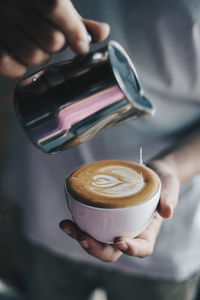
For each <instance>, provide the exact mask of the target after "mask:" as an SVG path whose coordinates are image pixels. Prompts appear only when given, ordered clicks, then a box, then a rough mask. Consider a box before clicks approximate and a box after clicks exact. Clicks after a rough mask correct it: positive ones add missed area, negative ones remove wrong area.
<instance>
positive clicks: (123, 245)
mask: <svg viewBox="0 0 200 300" xmlns="http://www.w3.org/2000/svg"><path fill="white" fill-rule="evenodd" d="M115 245H116V247H117V248H118V249H120V250H121V251H127V250H128V245H127V244H126V243H125V242H119V243H115Z"/></svg>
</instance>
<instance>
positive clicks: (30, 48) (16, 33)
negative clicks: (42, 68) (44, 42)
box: [0, 28, 50, 66]
mask: <svg viewBox="0 0 200 300" xmlns="http://www.w3.org/2000/svg"><path fill="white" fill-rule="evenodd" d="M11 30H12V33H11ZM0 36H1V41H2V43H3V45H4V47H5V48H6V49H8V50H9V51H11V53H14V54H15V57H16V59H19V62H22V64H25V65H27V66H29V65H33V66H39V65H42V64H44V63H46V62H47V61H48V60H49V59H50V55H49V54H47V53H46V52H45V51H44V50H42V49H41V48H39V47H38V46H37V45H36V44H34V43H33V42H32V41H31V40H29V38H28V37H27V36H26V35H25V34H24V33H23V32H22V31H20V30H18V29H17V28H16V29H13V28H12V29H11V28H10V29H9V28H7V31H6V34H5V32H4V31H1V30H0ZM11 36H12V38H10V37H11Z"/></svg>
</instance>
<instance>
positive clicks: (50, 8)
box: [0, 0, 109, 77]
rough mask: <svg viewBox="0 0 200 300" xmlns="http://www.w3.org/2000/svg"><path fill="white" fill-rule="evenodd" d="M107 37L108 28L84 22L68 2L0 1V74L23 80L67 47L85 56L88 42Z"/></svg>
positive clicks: (91, 22) (88, 21) (54, 0)
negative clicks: (26, 75)
mask: <svg viewBox="0 0 200 300" xmlns="http://www.w3.org/2000/svg"><path fill="white" fill-rule="evenodd" d="M88 32H89V34H90V35H91V37H90V36H89V35H88ZM108 33H109V26H108V25H107V24H105V23H99V22H95V21H92V20H87V19H83V18H82V17H81V16H80V15H79V14H78V12H77V11H76V9H75V8H74V6H73V5H72V3H71V1H70V0H28V1H26V0H1V1H0V74H1V75H5V76H8V77H18V76H22V75H23V74H24V73H25V72H26V71H27V67H28V66H39V65H42V64H45V63H47V62H48V60H49V59H50V57H51V54H52V53H55V52H58V51H60V50H62V49H63V48H64V47H67V46H70V47H71V48H72V49H73V50H74V51H75V52H76V53H78V54H84V53H86V52H87V51H88V50H89V42H90V39H91V38H92V42H99V41H102V40H104V39H105V38H106V37H107V35H108Z"/></svg>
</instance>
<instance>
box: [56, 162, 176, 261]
mask: <svg viewBox="0 0 200 300" xmlns="http://www.w3.org/2000/svg"><path fill="white" fill-rule="evenodd" d="M149 165H150V167H151V168H152V169H154V170H155V172H156V173H157V174H158V175H159V177H160V179H161V184H162V189H161V197H160V202H159V205H158V210H157V211H156V213H155V215H154V217H153V219H152V222H151V224H150V225H149V226H148V227H147V228H146V229H145V230H144V231H143V232H142V233H141V234H140V235H138V236H137V237H136V238H133V239H131V238H126V237H118V238H116V239H115V241H114V244H113V245H108V244H104V243H100V242H98V241H96V240H95V239H93V238H92V237H90V236H89V235H87V234H86V233H85V232H83V231H81V230H80V229H79V228H78V227H77V226H76V224H74V223H73V222H72V221H70V220H64V221H62V222H60V228H61V229H62V230H63V231H64V232H65V233H67V234H68V235H69V236H70V237H71V238H73V239H76V240H77V241H78V242H79V243H80V245H81V246H82V247H83V248H84V249H85V250H86V251H87V252H88V253H89V254H91V255H93V256H95V257H97V258H99V259H100V260H102V261H107V262H115V261H117V260H118V258H119V257H120V256H121V255H122V254H123V253H124V254H127V255H130V256H135V257H140V258H142V257H146V256H149V255H151V254H152V252H153V249H154V245H155V241H156V238H157V236H158V233H159V230H160V227H161V224H162V222H163V219H164V218H171V217H172V215H173V210H174V208H175V206H176V204H177V201H178V195H179V186H180V183H179V180H178V178H177V176H176V174H175V172H174V170H173V167H170V166H169V165H168V164H167V163H165V161H164V160H163V161H162V160H157V161H154V162H152V163H151V164H149Z"/></svg>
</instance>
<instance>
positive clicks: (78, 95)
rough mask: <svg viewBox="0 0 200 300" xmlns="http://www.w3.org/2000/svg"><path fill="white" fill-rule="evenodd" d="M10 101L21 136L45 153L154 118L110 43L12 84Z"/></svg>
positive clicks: (122, 56) (121, 56)
mask: <svg viewBox="0 0 200 300" xmlns="http://www.w3.org/2000/svg"><path fill="white" fill-rule="evenodd" d="M14 100H15V107H16V112H17V116H18V119H19V120H20V122H21V124H22V127H23V128H24V130H25V132H26V134H27V135H28V136H29V138H30V139H31V141H32V142H33V143H34V144H35V145H36V146H37V147H38V148H40V149H41V150H43V151H45V152H47V153H57V152H59V151H62V150H64V149H67V148H69V147H73V146H75V145H78V144H80V143H83V142H85V141H88V140H90V139H91V138H93V137H94V136H95V135H96V134H97V133H98V132H99V131H101V130H102V129H104V128H106V127H112V126H116V125H117V124H119V123H121V122H124V121H126V120H127V119H130V118H138V117H140V116H143V115H145V114H153V113H154V107H153V106H152V104H151V102H150V101H149V100H147V99H146V98H145V97H144V96H143V94H142V90H141V88H140V85H139V82H138V78H137V75H136V71H135V69H134V67H133V65H132V63H131V61H130V59H129V57H128V56H127V54H126V53H125V51H124V49H123V48H122V47H121V46H120V45H119V44H118V43H116V42H114V41H111V42H109V43H108V46H106V47H104V48H103V49H100V50H97V51H95V52H93V53H89V54H87V55H85V56H79V57H76V58H75V59H74V60H70V61H66V62H63V63H59V64H55V65H52V66H49V67H46V68H45V69H43V70H40V71H39V72H37V73H35V74H33V75H32V76H29V77H27V78H25V79H24V80H22V81H21V82H20V83H19V84H18V85H17V87H16V90H15V95H14Z"/></svg>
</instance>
